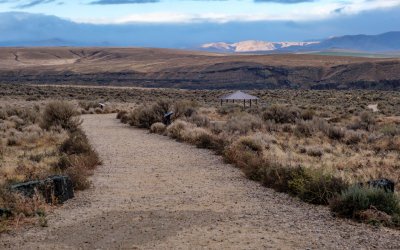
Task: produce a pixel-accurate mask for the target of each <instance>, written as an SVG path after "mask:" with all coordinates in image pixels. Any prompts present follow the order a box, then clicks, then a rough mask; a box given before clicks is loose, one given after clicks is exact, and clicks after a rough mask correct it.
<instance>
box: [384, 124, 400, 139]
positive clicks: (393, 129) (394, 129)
mask: <svg viewBox="0 0 400 250" xmlns="http://www.w3.org/2000/svg"><path fill="white" fill-rule="evenodd" d="M381 133H382V134H384V135H386V136H396V135H400V127H399V126H396V125H386V126H384V127H383V128H382V129H381Z"/></svg>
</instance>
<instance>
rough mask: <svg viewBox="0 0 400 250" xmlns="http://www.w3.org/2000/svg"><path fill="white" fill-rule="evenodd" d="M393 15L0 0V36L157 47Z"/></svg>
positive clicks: (329, 0)
mask: <svg viewBox="0 0 400 250" xmlns="http://www.w3.org/2000/svg"><path fill="white" fill-rule="evenodd" d="M399 16H400V0H379V1H377V0H324V1H322V0H194V1H190V0H68V1H64V0H0V42H2V41H12V40H18V39H20V40H21V39H22V40H23V39H25V40H29V39H33V40H35V39H36V40H40V39H53V38H58V39H66V40H69V41H78V40H79V41H81V40H82V39H86V41H88V42H89V40H90V42H94V41H97V42H110V43H117V42H118V41H117V40H116V39H115V36H120V37H121V39H124V41H123V42H122V41H120V42H121V44H119V45H122V44H125V45H137V46H157V47H163V45H162V44H163V43H162V42H161V41H160V39H161V40H163V39H164V40H165V41H164V42H165V43H164V44H165V47H185V46H186V47H189V46H194V45H196V44H198V43H204V42H219V41H224V42H236V41H241V40H255V39H256V40H267V41H268V40H269V41H284V40H286V41H302V40H308V39H321V38H326V37H329V36H335V35H345V34H379V33H384V32H387V31H394V30H395V31H398V30H400V27H399V26H400V17H399ZM54 29H56V30H54ZM24 32H25V34H24ZM126 32H128V33H131V32H132V33H134V34H126ZM85 34H90V37H88V38H85ZM166 36H168V37H166ZM185 41H186V42H185ZM124 42H125V43H124Z"/></svg>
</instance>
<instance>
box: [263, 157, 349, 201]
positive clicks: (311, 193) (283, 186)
mask: <svg viewBox="0 0 400 250" xmlns="http://www.w3.org/2000/svg"><path fill="white" fill-rule="evenodd" d="M260 171H261V172H262V174H261V176H262V178H261V181H262V183H263V185H265V186H267V187H270V188H273V189H275V190H277V191H280V192H286V193H289V194H291V195H294V196H297V197H299V198H300V199H302V200H303V201H306V202H309V203H313V204H323V205H326V204H328V201H329V200H330V199H332V198H333V197H334V196H335V195H336V194H337V193H340V192H341V191H342V190H345V189H346V188H347V186H348V185H347V183H346V182H345V181H343V180H342V179H341V178H337V177H334V176H332V175H329V174H324V173H323V172H322V171H321V170H316V169H309V168H304V167H301V166H297V167H284V166H279V165H278V164H275V165H274V166H273V165H272V167H271V164H269V166H267V167H264V169H262V170H260Z"/></svg>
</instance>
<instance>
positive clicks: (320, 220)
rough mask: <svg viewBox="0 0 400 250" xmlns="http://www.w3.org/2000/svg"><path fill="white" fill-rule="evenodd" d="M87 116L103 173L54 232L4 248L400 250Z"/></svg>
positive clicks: (157, 139) (33, 234)
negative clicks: (391, 249) (376, 249)
mask: <svg viewBox="0 0 400 250" xmlns="http://www.w3.org/2000/svg"><path fill="white" fill-rule="evenodd" d="M114 117H115V115H88V116H84V123H83V127H84V129H85V131H86V132H87V135H88V137H89V138H90V141H91V143H92V144H93V145H94V147H95V148H96V149H97V150H98V152H99V153H100V156H101V158H102V160H103V163H104V164H103V165H102V166H99V168H98V170H97V171H96V173H95V175H94V176H93V177H92V182H93V187H92V188H90V189H89V190H88V191H85V192H81V193H79V194H78V195H77V197H76V198H75V199H73V200H70V201H68V202H67V203H66V204H65V205H64V206H63V207H61V208H59V209H57V210H55V212H53V213H52V214H51V215H49V216H48V219H49V227H47V228H40V227H33V226H32V227H28V228H24V229H19V230H17V231H16V232H14V233H10V234H3V235H1V236H0V248H17V249H33V248H43V249H52V248H56V247H57V248H62V249H64V248H71V249H76V248H83V249H94V248H96V249H97V248H98V249H110V248H111V249H121V248H122V249H132V248H140V249H154V248H156V249H168V248H174V249H175V248H182V249H189V248H190V249H193V248H194V249H198V248H204V247H205V248H217V249H221V248H230V249H260V248H273V249H276V248H281V249H293V248H300V249H305V248H316V249H321V248H325V249H332V248H339V249H344V248H353V249H360V248H363V249H365V248H375V247H378V248H384V249H387V248H399V247H400V237H399V236H400V232H399V231H395V230H391V229H387V228H383V227H381V228H373V227H371V226H367V225H363V224H358V223H355V222H352V221H349V220H343V219H336V218H334V217H332V216H331V215H330V213H329V211H328V209H327V208H324V207H317V206H312V205H308V204H305V203H303V202H300V201H298V200H297V199H295V198H291V197H289V196H287V195H285V194H280V193H276V192H274V191H272V190H270V189H267V188H264V187H261V186H260V185H259V184H257V183H256V182H252V181H249V180H247V179H245V178H244V177H243V176H242V174H241V172H240V171H239V170H238V169H235V168H234V167H232V166H230V165H226V164H223V163H222V161H221V160H220V159H219V158H218V157H217V156H215V155H213V153H212V152H210V151H208V150H202V149H197V148H195V147H193V146H189V145H186V144H183V143H178V142H175V141H173V140H171V139H168V138H167V137H164V136H159V135H154V134H149V133H148V132H147V131H145V130H139V129H134V128H129V127H127V126H126V125H123V124H121V123H119V122H118V121H117V120H116V119H115V118H114Z"/></svg>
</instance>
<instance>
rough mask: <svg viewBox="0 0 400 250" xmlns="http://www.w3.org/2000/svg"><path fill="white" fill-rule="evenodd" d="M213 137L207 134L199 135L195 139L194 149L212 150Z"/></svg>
mask: <svg viewBox="0 0 400 250" xmlns="http://www.w3.org/2000/svg"><path fill="white" fill-rule="evenodd" d="M213 140H214V138H213V136H212V135H211V134H209V133H201V134H200V135H199V136H198V137H197V138H196V147H198V148H212V144H213Z"/></svg>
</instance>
